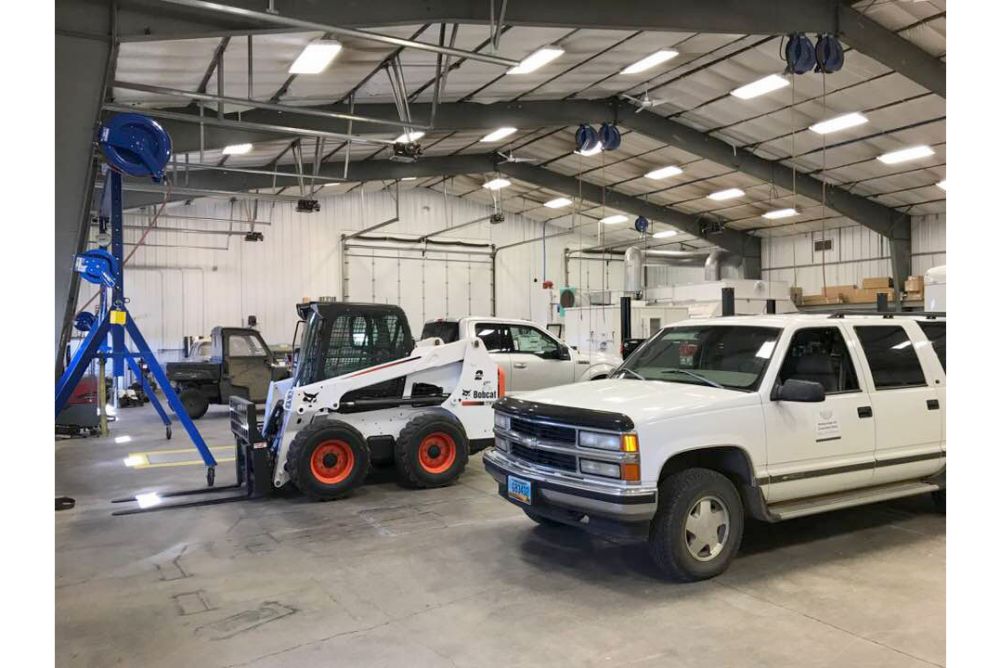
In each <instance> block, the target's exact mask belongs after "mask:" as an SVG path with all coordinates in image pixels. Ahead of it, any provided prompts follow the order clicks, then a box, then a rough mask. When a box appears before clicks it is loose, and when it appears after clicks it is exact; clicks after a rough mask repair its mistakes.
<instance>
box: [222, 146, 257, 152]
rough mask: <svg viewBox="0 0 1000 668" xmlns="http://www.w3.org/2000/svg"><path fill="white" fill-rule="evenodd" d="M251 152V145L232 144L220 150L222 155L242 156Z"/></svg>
mask: <svg viewBox="0 0 1000 668" xmlns="http://www.w3.org/2000/svg"><path fill="white" fill-rule="evenodd" d="M252 150H253V144H232V145H231V146H227V147H225V148H224V149H222V154H223V155H244V154H246V153H249V152H250V151H252Z"/></svg>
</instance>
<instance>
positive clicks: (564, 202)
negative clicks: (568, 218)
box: [545, 197, 573, 209]
mask: <svg viewBox="0 0 1000 668" xmlns="http://www.w3.org/2000/svg"><path fill="white" fill-rule="evenodd" d="M572 203H573V200H571V199H569V198H567V197H556V198H555V199H550V200H549V201H548V202H546V203H545V207H546V208H548V209H562V208H563V207H567V206H569V205H570V204H572Z"/></svg>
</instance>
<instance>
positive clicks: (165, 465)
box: [132, 457, 236, 469]
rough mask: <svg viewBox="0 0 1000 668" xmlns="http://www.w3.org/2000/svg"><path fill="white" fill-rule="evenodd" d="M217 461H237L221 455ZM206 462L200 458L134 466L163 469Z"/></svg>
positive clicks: (136, 467) (135, 467) (222, 462)
mask: <svg viewBox="0 0 1000 668" xmlns="http://www.w3.org/2000/svg"><path fill="white" fill-rule="evenodd" d="M215 461H216V463H218V464H224V463H226V462H235V461H236V457H220V458H216V460H215ZM204 464H205V462H203V461H201V460H200V459H186V460H184V461H181V462H161V463H159V464H139V465H138V466H133V467H132V468H134V469H162V468H168V467H170V466H195V465H198V466H203V465H204Z"/></svg>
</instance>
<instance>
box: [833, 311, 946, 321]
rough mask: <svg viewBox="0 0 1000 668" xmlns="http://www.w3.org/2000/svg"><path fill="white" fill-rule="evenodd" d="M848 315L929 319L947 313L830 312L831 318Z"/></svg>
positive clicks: (934, 318)
mask: <svg viewBox="0 0 1000 668" xmlns="http://www.w3.org/2000/svg"><path fill="white" fill-rule="evenodd" d="M848 315H868V316H871V315H880V316H882V317H883V318H894V317H895V316H897V315H902V316H917V317H920V318H927V319H928V320H936V319H937V318H944V317H946V316H947V314H946V313H945V312H944V311H860V310H853V311H834V312H832V313H830V316H829V317H830V318H843V317H845V316H848Z"/></svg>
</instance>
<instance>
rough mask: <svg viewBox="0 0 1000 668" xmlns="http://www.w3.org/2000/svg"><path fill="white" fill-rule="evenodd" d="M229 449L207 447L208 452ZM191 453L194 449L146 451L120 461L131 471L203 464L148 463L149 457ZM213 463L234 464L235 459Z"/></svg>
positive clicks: (221, 459)
mask: <svg viewBox="0 0 1000 668" xmlns="http://www.w3.org/2000/svg"><path fill="white" fill-rule="evenodd" d="M229 447H231V446H228V445H210V446H208V449H209V451H211V450H213V449H214V450H221V449H227V448H229ZM192 451H194V452H196V450H195V448H176V449H173V450H148V451H146V452H130V453H128V457H126V458H125V459H124V460H122V461H123V462H124V464H125V466H127V467H128V468H131V469H161V468H168V467H171V466H195V465H200V464H204V462H203V461H202V460H200V459H183V460H181V461H179V462H156V463H151V462H150V461H149V456H150V455H153V456H159V455H176V454H180V453H184V452H192ZM212 455H215V453H214V452H212ZM215 461H216V462H217V463H220V464H221V463H225V462H235V461H236V457H216V459H215Z"/></svg>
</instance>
